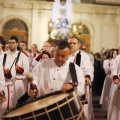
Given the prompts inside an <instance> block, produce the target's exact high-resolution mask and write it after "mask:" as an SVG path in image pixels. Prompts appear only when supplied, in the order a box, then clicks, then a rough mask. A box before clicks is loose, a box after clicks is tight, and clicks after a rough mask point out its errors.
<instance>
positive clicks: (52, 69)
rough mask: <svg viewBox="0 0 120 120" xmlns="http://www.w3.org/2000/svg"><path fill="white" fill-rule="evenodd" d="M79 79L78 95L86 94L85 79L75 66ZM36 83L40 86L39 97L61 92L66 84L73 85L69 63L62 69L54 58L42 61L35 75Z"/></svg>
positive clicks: (79, 69)
mask: <svg viewBox="0 0 120 120" xmlns="http://www.w3.org/2000/svg"><path fill="white" fill-rule="evenodd" d="M75 69H76V74H77V78H78V87H77V90H78V93H79V95H83V94H84V84H85V79H84V75H83V72H82V70H81V68H79V67H78V66H77V65H75ZM33 78H34V81H33V83H35V84H36V85H37V86H38V91H39V96H42V95H44V94H48V93H51V92H54V91H60V90H61V89H62V86H63V85H64V84H65V83H72V79H71V75H70V72H69V61H66V62H65V63H64V64H63V65H62V66H61V67H58V66H57V65H56V64H55V62H54V58H50V59H48V60H45V61H42V62H40V63H39V66H38V68H37V70H36V73H34V75H33Z"/></svg>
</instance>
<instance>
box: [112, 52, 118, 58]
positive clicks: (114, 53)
mask: <svg viewBox="0 0 120 120" xmlns="http://www.w3.org/2000/svg"><path fill="white" fill-rule="evenodd" d="M116 56H117V51H113V59H115V58H116Z"/></svg>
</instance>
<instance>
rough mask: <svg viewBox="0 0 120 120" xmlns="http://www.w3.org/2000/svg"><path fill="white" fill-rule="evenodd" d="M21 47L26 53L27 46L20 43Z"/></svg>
mask: <svg viewBox="0 0 120 120" xmlns="http://www.w3.org/2000/svg"><path fill="white" fill-rule="evenodd" d="M20 47H21V48H22V51H26V44H25V43H22V42H20Z"/></svg>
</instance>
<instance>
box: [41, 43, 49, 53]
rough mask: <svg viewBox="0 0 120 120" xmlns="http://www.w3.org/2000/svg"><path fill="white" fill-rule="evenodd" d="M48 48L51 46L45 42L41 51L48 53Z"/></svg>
mask: <svg viewBox="0 0 120 120" xmlns="http://www.w3.org/2000/svg"><path fill="white" fill-rule="evenodd" d="M50 46H51V45H50V43H49V42H45V43H44V45H43V50H44V51H47V52H49V50H50Z"/></svg>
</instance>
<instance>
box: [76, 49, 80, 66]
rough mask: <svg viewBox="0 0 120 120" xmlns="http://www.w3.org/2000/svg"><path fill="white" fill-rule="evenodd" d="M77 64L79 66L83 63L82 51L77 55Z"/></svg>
mask: <svg viewBox="0 0 120 120" xmlns="http://www.w3.org/2000/svg"><path fill="white" fill-rule="evenodd" d="M76 64H77V65H78V66H80V64H81V54H80V51H79V52H78V53H77V55H76Z"/></svg>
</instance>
